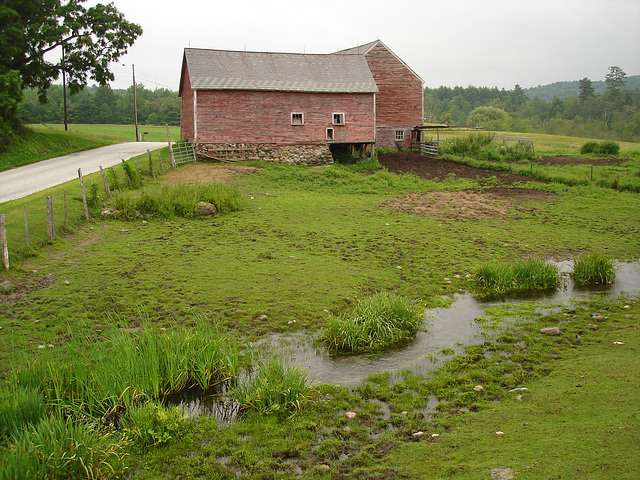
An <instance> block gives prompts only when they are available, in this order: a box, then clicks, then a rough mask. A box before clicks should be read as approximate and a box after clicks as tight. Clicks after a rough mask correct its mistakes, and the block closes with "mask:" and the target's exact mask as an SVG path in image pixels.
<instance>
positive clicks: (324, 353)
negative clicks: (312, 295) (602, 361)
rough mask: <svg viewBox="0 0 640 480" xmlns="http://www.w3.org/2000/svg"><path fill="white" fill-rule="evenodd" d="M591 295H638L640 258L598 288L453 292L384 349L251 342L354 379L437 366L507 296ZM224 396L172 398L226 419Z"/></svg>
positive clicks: (562, 301)
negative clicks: (485, 294) (341, 350)
mask: <svg viewBox="0 0 640 480" xmlns="http://www.w3.org/2000/svg"><path fill="white" fill-rule="evenodd" d="M558 266H559V268H560V271H561V272H563V273H565V274H566V273H568V272H569V271H570V270H571V262H562V263H559V264H558ZM591 295H607V296H619V295H625V296H629V297H637V296H639V295H640V262H634V263H624V262H618V263H617V271H616V278H615V281H614V282H613V283H612V284H611V285H606V286H602V287H600V288H589V289H579V288H577V287H574V286H573V285H572V284H571V282H570V281H567V284H566V286H565V287H564V288H562V289H558V290H557V291H555V292H552V293H545V294H538V295H528V296H519V297H518V298H508V299H507V298H502V299H497V300H487V301H481V300H478V299H476V298H475V297H474V296H472V295H470V294H468V293H463V294H455V295H454V297H453V303H452V304H451V306H450V307H448V308H433V309H427V310H426V313H427V320H426V321H425V322H424V323H423V325H422V329H421V330H420V331H419V332H418V334H417V336H416V338H415V339H413V340H412V341H410V342H407V343H406V344H404V345H402V346H400V347H398V348H395V349H392V350H386V351H384V352H383V353H377V354H361V355H330V354H329V352H328V350H327V349H326V347H325V346H324V345H323V344H322V343H320V342H319V341H318V339H317V336H315V335H309V334H308V333H296V334H290V335H272V336H270V337H267V338H265V339H262V340H260V341H258V342H255V343H253V344H252V346H253V347H254V348H255V349H256V350H257V351H260V352H264V353H265V356H269V354H270V353H272V352H277V353H278V355H279V356H280V358H282V359H283V360H285V361H286V362H287V363H288V364H290V365H292V366H297V367H300V368H303V369H305V370H307V371H308V378H309V380H312V381H313V382H314V383H331V384H337V385H356V384H358V383H360V382H361V381H362V380H363V379H365V378H366V377H368V376H369V375H371V374H374V373H380V372H385V371H386V372H391V373H394V372H400V371H402V370H411V371H413V372H415V373H418V374H426V373H428V372H429V371H432V370H433V369H435V368H437V367H438V366H439V365H438V363H437V362H434V361H432V360H431V356H432V355H433V354H435V353H437V352H438V351H440V350H442V349H443V348H454V347H456V346H457V345H471V344H477V343H481V342H483V341H484V339H483V338H482V336H481V335H480V331H481V329H480V328H479V325H478V323H477V322H476V321H475V319H476V318H478V317H483V315H484V313H485V310H486V309H488V308H491V307H497V306H500V305H504V304H505V303H507V302H509V303H522V302H531V301H535V302H536V303H538V304H539V305H540V310H543V309H545V308H557V306H559V305H570V304H575V303H579V302H580V300H584V299H586V298H587V297H588V296H591ZM224 397H225V396H224V395H222V396H220V395H216V396H207V395H204V396H203V395H202V393H200V394H199V396H197V397H188V396H183V397H180V398H175V399H174V401H177V402H176V403H177V405H178V406H180V407H181V408H182V409H183V410H184V411H185V413H188V414H190V415H196V414H203V413H204V414H208V415H214V416H216V417H218V418H222V419H226V420H229V417H230V416H231V417H232V416H233V415H234V414H235V412H234V411H233V410H234V409H233V408H231V410H230V409H229V405H226V406H224V404H223V403H221V400H220V399H221V398H224ZM227 400H228V398H227ZM225 417H226V418H225Z"/></svg>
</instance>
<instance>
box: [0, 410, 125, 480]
mask: <svg viewBox="0 0 640 480" xmlns="http://www.w3.org/2000/svg"><path fill="white" fill-rule="evenodd" d="M121 458H122V454H121V448H120V446H119V445H118V444H117V443H115V442H113V441H111V439H110V438H109V436H103V435H101V434H100V433H99V432H98V431H97V430H95V429H94V428H92V427H90V426H87V425H83V424H79V423H76V422H74V421H73V420H72V419H71V418H66V419H63V418H61V417H58V416H53V417H46V418H42V419H40V420H39V421H38V422H37V423H36V424H33V425H30V424H29V425H26V426H25V427H24V428H21V429H20V430H18V431H17V432H15V433H14V434H13V435H12V438H11V445H10V446H9V447H5V448H3V449H2V451H1V452H0V480H9V479H11V480H13V479H18V478H25V479H26V478H29V479H45V478H46V479H61V480H62V479H64V480H66V479H76V478H78V479H79V478H87V479H94V478H109V477H111V476H113V475H114V474H115V473H116V470H115V468H114V466H117V465H119V463H120V460H121Z"/></svg>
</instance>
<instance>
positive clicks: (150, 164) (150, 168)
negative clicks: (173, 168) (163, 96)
mask: <svg viewBox="0 0 640 480" xmlns="http://www.w3.org/2000/svg"><path fill="white" fill-rule="evenodd" d="M147 157H149V170H150V173H151V176H152V177H153V178H156V172H155V171H154V170H153V162H152V161H151V152H150V151H149V149H147Z"/></svg>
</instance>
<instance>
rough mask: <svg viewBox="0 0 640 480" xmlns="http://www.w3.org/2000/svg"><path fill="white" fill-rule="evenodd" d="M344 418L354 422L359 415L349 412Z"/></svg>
mask: <svg viewBox="0 0 640 480" xmlns="http://www.w3.org/2000/svg"><path fill="white" fill-rule="evenodd" d="M344 416H345V417H347V418H348V419H349V420H353V419H354V418H356V417H357V416H358V414H357V413H356V412H347V413H345V414H344Z"/></svg>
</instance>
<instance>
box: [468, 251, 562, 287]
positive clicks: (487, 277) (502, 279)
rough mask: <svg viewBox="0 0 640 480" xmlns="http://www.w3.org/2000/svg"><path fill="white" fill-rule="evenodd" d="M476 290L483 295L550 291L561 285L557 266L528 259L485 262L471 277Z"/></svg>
mask: <svg viewBox="0 0 640 480" xmlns="http://www.w3.org/2000/svg"><path fill="white" fill-rule="evenodd" d="M474 279H475V284H476V289H477V290H478V292H479V293H481V294H483V295H503V294H505V293H514V292H532V291H536V290H551V289H555V288H558V287H559V286H560V283H561V277H560V271H559V269H558V267H557V266H555V265H553V264H551V263H549V262H545V261H543V260H539V259H535V258H530V259H526V260H520V261H517V262H514V263H485V264H482V265H480V266H479V267H478V268H477V269H476V272H475V274H474Z"/></svg>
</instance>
